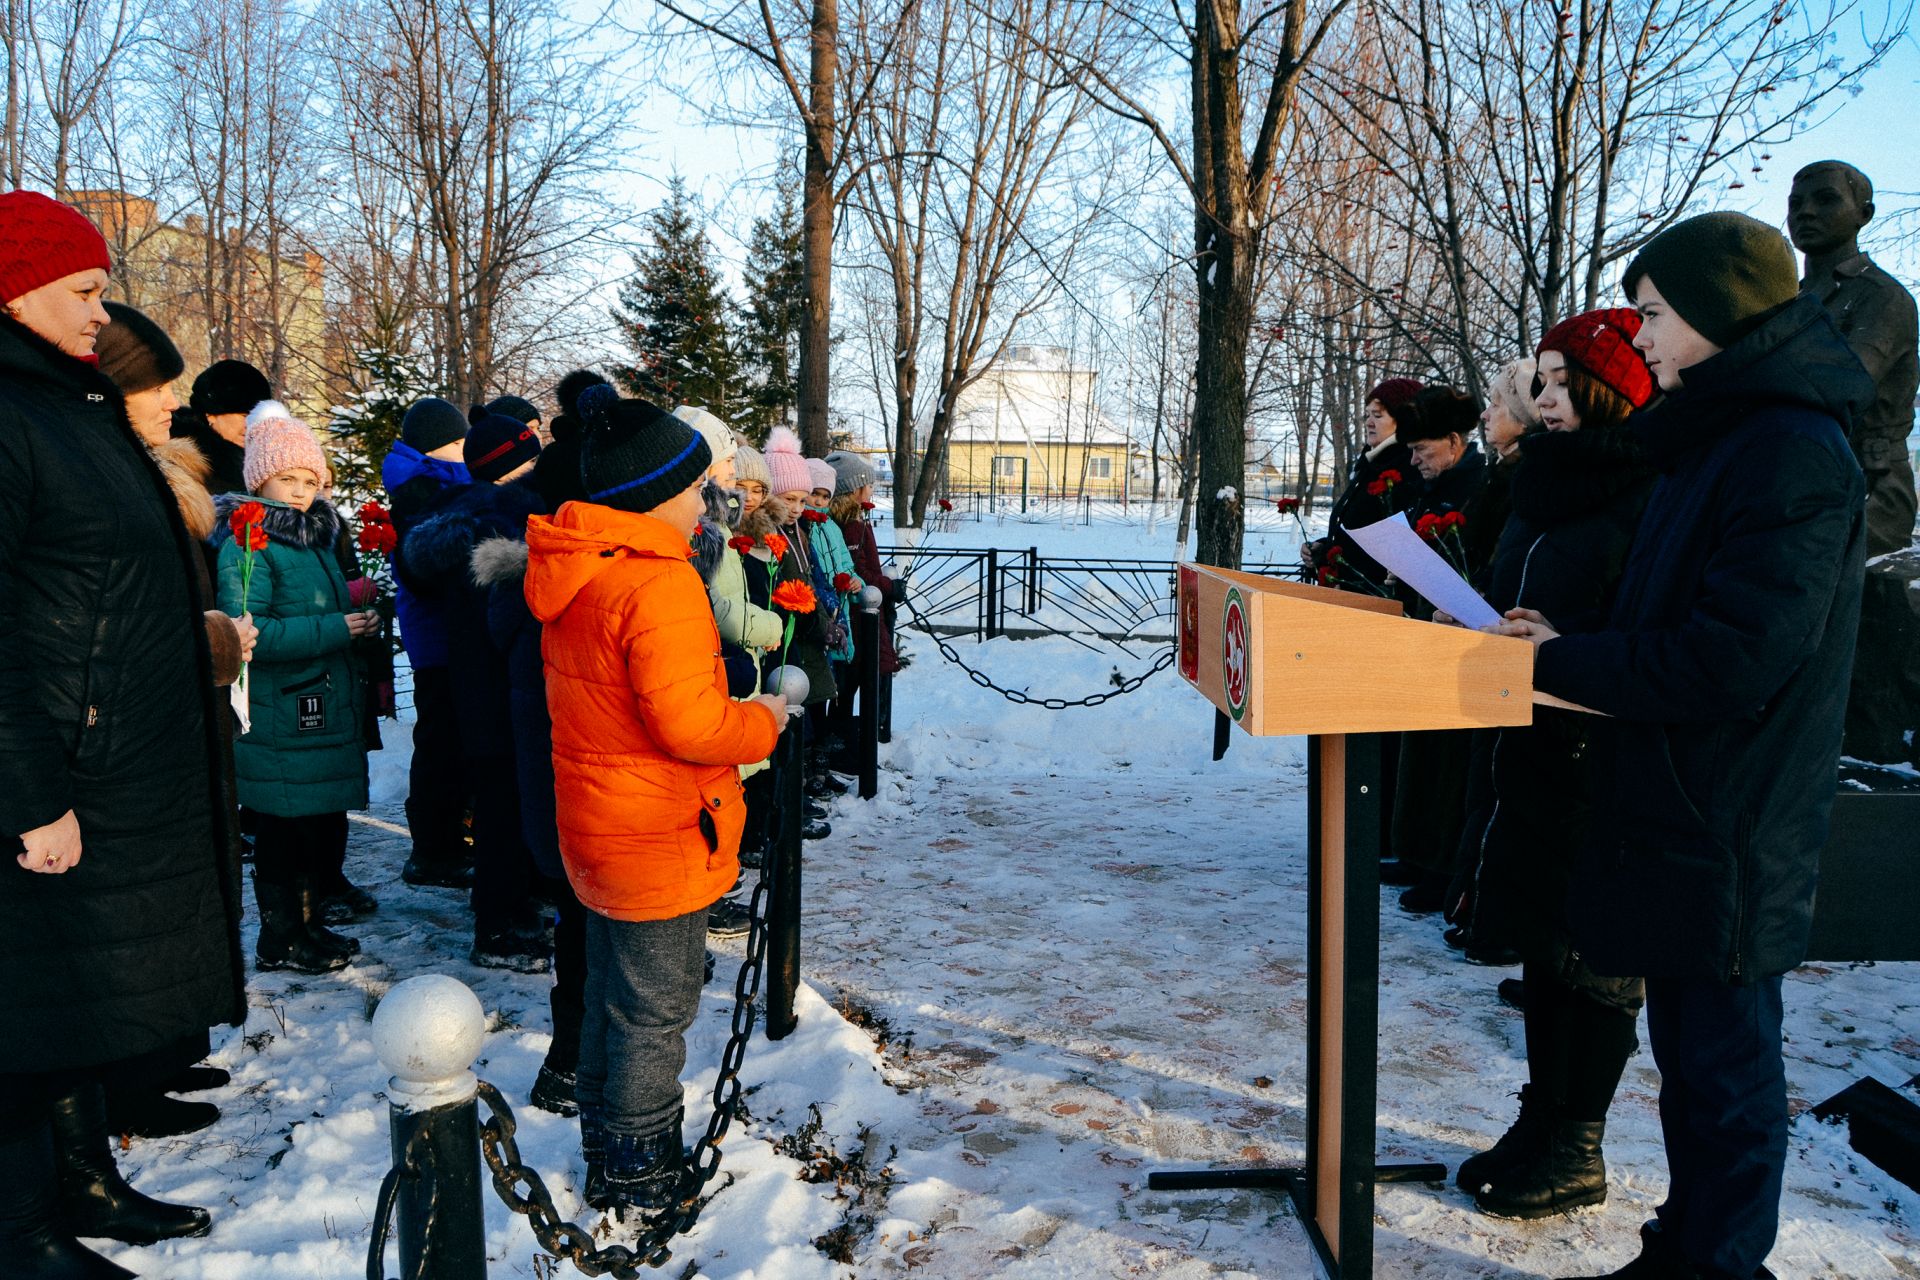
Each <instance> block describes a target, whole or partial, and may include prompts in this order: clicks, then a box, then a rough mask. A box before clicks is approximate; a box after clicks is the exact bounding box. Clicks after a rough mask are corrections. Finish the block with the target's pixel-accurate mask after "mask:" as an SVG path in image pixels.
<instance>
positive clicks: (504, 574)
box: [471, 538, 527, 587]
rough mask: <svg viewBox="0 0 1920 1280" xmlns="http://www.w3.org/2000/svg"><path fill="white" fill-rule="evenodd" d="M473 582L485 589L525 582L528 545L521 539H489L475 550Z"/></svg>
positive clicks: (472, 566) (472, 563)
mask: <svg viewBox="0 0 1920 1280" xmlns="http://www.w3.org/2000/svg"><path fill="white" fill-rule="evenodd" d="M471 569H472V572H473V580H474V581H475V582H476V583H478V584H479V585H481V586H483V587H498V586H505V585H506V584H508V583H513V582H524V581H525V580H526V577H527V544H526V542H525V540H523V539H520V538H487V539H485V540H484V541H482V542H481V543H479V545H477V546H475V547H474V549H473V558H472V561H471Z"/></svg>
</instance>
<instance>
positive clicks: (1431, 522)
mask: <svg viewBox="0 0 1920 1280" xmlns="http://www.w3.org/2000/svg"><path fill="white" fill-rule="evenodd" d="M1440 528H1441V525H1440V517H1439V516H1436V515H1424V516H1421V517H1420V518H1419V519H1418V520H1415V521H1414V522H1413V531H1414V532H1415V533H1417V534H1419V535H1420V536H1421V537H1423V538H1425V539H1427V540H1428V541H1429V542H1431V541H1432V540H1433V539H1435V538H1437V537H1439V536H1440Z"/></svg>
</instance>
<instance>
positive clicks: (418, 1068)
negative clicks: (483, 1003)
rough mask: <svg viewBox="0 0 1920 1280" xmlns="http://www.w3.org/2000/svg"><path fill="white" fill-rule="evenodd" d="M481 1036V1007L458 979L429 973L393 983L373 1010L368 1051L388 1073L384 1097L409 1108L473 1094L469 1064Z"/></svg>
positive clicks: (483, 1024)
mask: <svg viewBox="0 0 1920 1280" xmlns="http://www.w3.org/2000/svg"><path fill="white" fill-rule="evenodd" d="M486 1034H487V1013H486V1010H485V1009H482V1008H481V1007H480V998H479V997H478V996H476V995H474V994H473V992H472V991H469V990H468V989H467V984H466V983H464V982H461V981H460V980H459V979H458V978H452V977H448V976H447V975H446V974H444V973H429V974H424V975H422V976H421V977H418V978H408V979H407V980H406V981H405V982H400V983H396V984H395V985H394V987H393V989H392V990H390V991H388V992H387V994H386V996H385V998H383V999H382V1000H381V1001H380V1007H379V1008H378V1009H376V1010H374V1013H373V1051H374V1053H376V1054H378V1055H379V1057H380V1065H382V1066H384V1067H385V1068H386V1069H387V1070H388V1071H390V1072H392V1073H393V1079H392V1080H391V1081H390V1082H389V1084H388V1090H387V1094H388V1097H389V1098H391V1099H392V1100H393V1102H394V1104H395V1105H396V1106H400V1107H405V1108H407V1109H409V1110H414V1111H423V1110H426V1109H427V1108H429V1107H438V1106H443V1105H445V1104H446V1103H449V1102H464V1101H465V1100H466V1099H468V1098H470V1097H472V1096H473V1090H474V1084H475V1080H474V1075H473V1072H472V1071H470V1070H468V1068H469V1067H471V1066H473V1060H474V1058H475V1057H477V1056H478V1055H479V1053H480V1043H481V1041H482V1040H484V1039H485V1038H486Z"/></svg>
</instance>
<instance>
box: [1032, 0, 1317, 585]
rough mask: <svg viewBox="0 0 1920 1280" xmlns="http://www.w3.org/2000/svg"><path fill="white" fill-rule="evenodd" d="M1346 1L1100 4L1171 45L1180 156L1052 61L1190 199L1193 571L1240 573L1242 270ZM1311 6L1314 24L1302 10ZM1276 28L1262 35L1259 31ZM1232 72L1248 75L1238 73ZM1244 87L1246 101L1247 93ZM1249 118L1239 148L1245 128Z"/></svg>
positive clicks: (1113, 94)
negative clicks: (1179, 109) (1194, 288)
mask: <svg viewBox="0 0 1920 1280" xmlns="http://www.w3.org/2000/svg"><path fill="white" fill-rule="evenodd" d="M1347 3H1348V0H1325V2H1324V3H1322V4H1320V5H1318V6H1312V5H1310V4H1309V3H1308V0H1279V2H1277V3H1273V4H1263V5H1255V6H1243V5H1242V4H1241V3H1240V2H1239V0H1209V3H1206V4H1200V5H1196V6H1195V7H1194V8H1193V11H1192V14H1191V16H1190V17H1189V15H1188V13H1187V11H1186V10H1185V9H1184V8H1182V7H1181V6H1180V5H1179V4H1177V3H1175V4H1173V5H1172V6H1171V7H1170V9H1169V10H1168V11H1166V12H1161V11H1160V10H1159V9H1158V8H1157V7H1154V6H1150V5H1146V4H1137V5H1136V4H1130V3H1127V2H1126V0H1105V3H1103V4H1102V5H1101V7H1102V8H1110V9H1112V10H1114V11H1116V12H1118V13H1120V14H1121V15H1123V16H1124V17H1125V19H1126V20H1128V21H1130V22H1131V23H1132V24H1133V25H1134V26H1135V28H1136V29H1137V31H1138V32H1139V33H1140V37H1141V39H1142V40H1143V41H1145V42H1147V43H1149V44H1151V45H1153V46H1155V47H1171V48H1177V51H1178V55H1179V57H1181V58H1182V59H1184V60H1185V62H1186V64H1187V72H1188V87H1189V100H1190V104H1191V105H1190V111H1191V126H1192V133H1191V138H1190V145H1189V146H1186V147H1183V146H1181V145H1180V143H1179V142H1178V141H1177V140H1176V139H1175V138H1174V135H1173V130H1172V129H1170V128H1169V127H1168V125H1167V124H1166V123H1164V121H1163V119H1162V117H1161V114H1160V113H1159V112H1157V111H1156V110H1154V109H1153V108H1152V107H1151V106H1150V105H1149V104H1148V102H1147V100H1146V98H1145V97H1144V96H1143V95H1142V94H1141V93H1140V92H1139V91H1138V89H1137V86H1136V85H1135V84H1133V83H1131V82H1129V81H1128V80H1127V79H1126V78H1123V77H1122V76H1119V75H1116V74H1115V72H1114V70H1113V69H1112V68H1111V67H1109V66H1106V65H1103V64H1102V62H1101V61H1099V60H1096V59H1094V58H1090V57H1085V56H1082V55H1080V54H1078V53H1076V52H1075V51H1071V50H1057V51H1056V59H1057V60H1058V62H1059V64H1060V66H1061V67H1062V68H1063V70H1065V71H1066V72H1067V74H1069V75H1070V76H1071V78H1072V79H1073V80H1074V82H1075V83H1076V84H1077V85H1079V87H1080V88H1081V89H1082V91H1084V92H1085V93H1087V94H1088V95H1089V96H1090V97H1091V98H1092V99H1093V100H1095V101H1096V102H1098V103H1099V104H1100V105H1101V106H1103V107H1105V108H1106V109H1107V110H1109V111H1111V112H1113V113H1115V114H1116V115H1118V116H1120V117H1122V118H1123V119H1126V120H1130V121H1132V122H1134V123H1135V124H1137V125H1139V126H1140V127H1142V128H1144V129H1145V130H1146V131H1147V132H1148V134H1149V135H1150V136H1151V137H1152V138H1153V140H1154V141H1155V142H1156V143H1157V144H1158V146H1159V148H1160V150H1161V151H1162V152H1163V153H1164V155H1165V156H1166V158H1167V161H1168V163H1169V164H1171V165H1172V167H1173V169H1174V171H1175V172H1176V173H1177V174H1178V175H1179V177H1180V180H1181V182H1182V183H1183V184H1184V185H1185V186H1186V188H1187V190H1188V192H1189V194H1190V195H1191V197H1192V200H1193V211H1194V218H1193V229H1194V240H1193V243H1194V258H1193V269H1194V272H1195V274H1196V276H1197V279H1198V287H1199V331H1200V344H1199V352H1198V356H1197V359H1196V362H1195V369H1194V381H1195V388H1196V389H1195V396H1194V440H1195V445H1196V448H1197V450H1198V454H1199V462H1198V466H1199V472H1198V486H1199V488H1198V492H1199V494H1200V498H1201V500H1200V504H1199V508H1198V511H1199V533H1200V539H1199V547H1198V552H1197V554H1198V557H1199V559H1200V560H1201V561H1202V562H1203V563H1207V564H1217V565H1228V566H1234V565H1238V564H1239V563H1240V548H1241V541H1242V536H1243V533H1244V528H1245V522H1244V518H1243V512H1242V509H1241V503H1240V501H1239V491H1240V489H1241V488H1242V487H1243V486H1244V485H1245V483H1246V441H1247V434H1246V432H1247V345H1248V338H1249V334H1250V331H1251V329H1252V326H1253V319H1254V310H1255V305H1254V304H1255V299H1254V284H1255V269H1256V266H1257V263H1258V260H1259V256H1260V243H1261V238H1262V236H1263V235H1264V234H1265V233H1266V229H1267V220H1268V214H1269V209H1270V206H1271V197H1272V191H1273V177H1274V174H1275V172H1276V170H1277V166H1278V165H1279V163H1280V162H1281V160H1282V158H1283V153H1282V142H1283V139H1284V137H1285V135H1286V133H1287V125H1288V122H1289V119H1290V117H1291V115H1292V113H1293V107H1294V102H1295V98H1296V95H1297V94H1298V92H1299V89H1300V85H1301V81H1302V78H1303V77H1304V76H1305V74H1306V71H1307V68H1308V66H1309V65H1310V64H1311V62H1312V61H1313V59H1314V56H1315V55H1316V54H1317V53H1318V51H1319V48H1320V45H1321V43H1322V41H1324V40H1325V39H1326V36H1327V34H1328V32H1329V31H1330V30H1331V29H1332V27H1333V24H1334V22H1335V20H1336V19H1337V18H1338V17H1339V16H1340V13H1341V12H1342V11H1343V10H1344V9H1345V8H1346V7H1347ZM1315 9H1317V11H1318V12H1317V14H1316V13H1315V12H1314V10H1315ZM1276 22H1277V23H1278V26H1277V27H1275V26H1274V25H1273V24H1274V23H1276ZM1243 62H1245V63H1247V64H1248V66H1247V68H1246V70H1247V71H1248V72H1249V74H1245V75H1243V65H1242V64H1243ZM1249 89H1251V93H1250V92H1249ZM1249 117H1252V118H1254V119H1257V120H1258V122H1259V123H1258V125H1257V126H1256V127H1255V128H1254V130H1253V132H1252V138H1251V141H1252V145H1251V147H1249V146H1248V131H1247V121H1248V119H1249Z"/></svg>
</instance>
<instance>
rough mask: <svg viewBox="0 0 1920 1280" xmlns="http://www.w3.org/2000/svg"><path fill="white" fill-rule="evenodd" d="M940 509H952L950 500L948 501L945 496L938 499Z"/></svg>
mask: <svg viewBox="0 0 1920 1280" xmlns="http://www.w3.org/2000/svg"><path fill="white" fill-rule="evenodd" d="M940 509H941V510H942V511H951V510H953V504H952V503H951V502H948V501H947V500H946V499H945V498H942V499H940Z"/></svg>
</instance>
